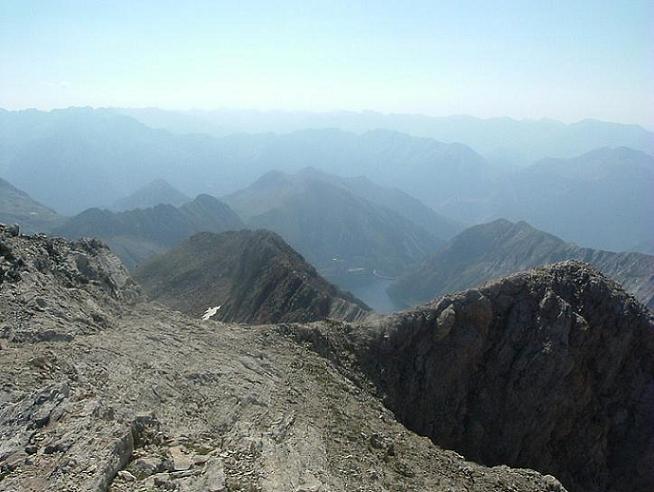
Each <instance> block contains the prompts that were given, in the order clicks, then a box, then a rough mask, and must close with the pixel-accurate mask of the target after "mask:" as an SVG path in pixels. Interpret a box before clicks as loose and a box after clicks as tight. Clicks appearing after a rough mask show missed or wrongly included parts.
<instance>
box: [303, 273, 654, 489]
mask: <svg viewBox="0 0 654 492" xmlns="http://www.w3.org/2000/svg"><path fill="white" fill-rule="evenodd" d="M300 338H301V339H303V340H309V341H310V343H311V344H312V346H313V347H314V349H315V350H317V351H318V352H319V353H322V354H325V355H327V356H329V357H331V358H332V360H334V361H336V362H337V364H338V365H339V366H341V367H342V368H344V370H345V372H346V373H347V374H357V373H358V371H359V370H361V369H363V372H365V373H366V374H367V375H368V377H370V379H371V380H372V381H374V383H375V385H376V387H377V388H378V390H379V392H380V394H381V395H383V396H384V397H385V398H384V402H385V403H386V405H387V406H388V408H390V409H391V410H392V411H393V412H394V414H395V415H396V416H397V418H398V419H399V420H400V421H401V422H403V423H404V424H405V425H406V426H407V427H408V428H410V429H412V430H414V431H416V432H418V433H419V434H422V435H426V436H429V437H430V438H432V440H433V441H434V442H437V443H439V444H440V445H442V446H445V447H448V448H451V449H455V450H457V451H458V452H460V453H463V454H464V455H465V456H466V457H468V458H470V459H473V460H475V461H478V462H480V463H484V464H486V465H496V464H499V463H505V464H508V465H510V466H525V467H531V468H535V469H537V470H539V471H541V472H543V473H551V474H553V475H555V476H556V477H557V478H559V479H560V480H561V482H562V483H563V484H564V485H565V486H566V487H567V488H568V490H571V491H579V492H591V491H592V492H598V491H625V492H626V491H635V490H638V491H646V490H654V466H653V465H654V425H653V424H654V320H653V319H652V315H651V314H650V313H649V312H648V311H647V310H646V309H645V308H644V307H643V306H642V305H641V304H640V303H639V302H637V301H636V300H635V299H634V298H633V297H632V296H630V295H628V294H626V293H625V292H624V291H623V290H622V289H621V288H620V287H619V286H618V285H617V284H616V283H614V282H612V281H610V280H609V279H607V278H606V277H604V276H602V275H601V274H600V273H598V272H597V271H596V270H594V269H592V268H591V267H590V266H588V265H586V264H583V263H577V262H564V263H558V264H555V265H553V266H549V267H545V268H541V269H537V270H533V271H530V272H526V273H519V274H515V275H513V276H510V277H507V278H504V279H501V280H499V281H497V282H495V283H492V284H490V285H488V286H486V287H484V288H481V289H478V290H469V291H466V292H463V293H460V294H454V295H450V296H446V297H443V298H441V299H438V300H436V301H434V303H433V304H430V305H426V306H423V307H421V308H418V309H416V310H413V311H407V312H404V313H399V314H395V315H391V316H387V317H382V318H379V319H378V320H376V321H375V320H369V321H367V322H366V323H364V324H363V325H359V326H358V327H357V328H356V329H352V328H351V327H347V326H346V327H331V328H328V329H325V327H319V328H317V327H312V328H308V329H305V332H304V333H303V334H302V335H301V336H300Z"/></svg>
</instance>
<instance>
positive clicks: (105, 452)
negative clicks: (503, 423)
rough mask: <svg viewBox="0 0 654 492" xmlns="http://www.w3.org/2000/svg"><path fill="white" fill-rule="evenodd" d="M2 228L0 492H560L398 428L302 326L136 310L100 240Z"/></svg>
mask: <svg viewBox="0 0 654 492" xmlns="http://www.w3.org/2000/svg"><path fill="white" fill-rule="evenodd" d="M9 232H10V231H7V230H5V229H4V228H0V245H1V251H0V254H1V256H2V275H1V278H2V284H1V286H0V312H1V314H2V316H1V317H0V334H1V336H0V373H1V374H2V376H3V377H2V382H1V385H0V490H6V491H9V490H11V491H18V492H23V491H36V490H50V491H62V492H63V491H71V490H79V491H82V490H83V491H102V492H104V491H112V492H122V491H142V490H160V491H163V490H178V491H198V492H200V491H202V492H206V491H212V492H218V491H244V490H249V491H271V492H273V491H280V490H284V491H286V490H290V491H296V492H299V491H319V490H330V491H352V490H366V491H380V492H381V491H394V490H406V491H425V490H452V491H457V492H458V491H473V492H474V491H479V492H490V491H498V492H499V491H501V490H502V491H503V490H520V491H525V492H532V491H533V492H535V491H543V492H545V491H550V492H556V491H559V492H560V491H563V490H564V489H563V488H562V487H561V485H560V484H559V483H558V481H557V480H556V479H554V478H553V477H550V476H542V475H540V474H538V473H537V472H534V471H531V470H521V469H511V468H508V467H506V466H498V467H492V468H489V467H485V466H481V465H477V464H474V463H471V462H468V461H465V460H464V459H463V458H462V457H461V456H460V455H458V454H457V453H455V452H453V451H445V450H443V449H441V448H439V447H438V446H436V445H434V444H433V443H431V442H430V441H429V440H428V439H425V438H423V437H419V436H418V435H416V434H414V433H413V432H410V431H408V430H407V429H406V428H405V427H404V426H403V425H401V424H400V423H398V422H397V421H396V419H395V418H394V417H393V414H392V413H391V412H389V411H388V410H387V409H385V408H384V406H383V405H382V404H381V402H380V401H379V400H378V399H377V398H376V397H375V396H374V395H373V394H372V393H371V392H370V391H369V386H368V385H367V384H366V383H365V382H364V381H362V382H361V383H360V384H355V383H354V382H353V380H352V379H349V378H347V377H345V376H344V374H343V373H342V372H340V371H339V370H337V367H336V366H335V365H334V364H333V363H331V362H330V361H329V360H327V359H326V358H324V357H322V356H320V355H319V354H317V353H316V352H315V351H313V350H310V347H309V346H308V345H306V344H304V343H298V340H297V338H298V332H296V330H299V329H301V327H302V326H303V325H279V326H274V325H273V326H259V327H251V326H239V325H229V324H223V323H219V322H216V321H212V320H210V321H206V322H202V321H199V320H194V319H191V318H189V317H187V316H184V315H182V314H180V313H175V312H172V311H169V310H167V309H165V308H163V307H161V306H158V305H154V304H148V303H144V302H142V300H141V298H140V296H139V292H138V289H137V288H136V287H135V286H134V284H133V283H132V282H131V281H130V279H129V277H128V276H127V274H126V272H125V270H124V269H123V268H122V267H121V266H120V264H119V263H118V261H117V259H116V257H114V256H113V255H112V254H111V253H110V252H109V251H108V250H107V249H106V248H105V247H104V246H103V245H101V244H100V243H97V242H89V241H84V242H77V243H68V242H66V241H63V240H61V239H49V238H45V237H31V238H30V237H18V236H14V235H13V234H10V233H9ZM391 320H392V318H391ZM393 323H394V322H393ZM312 326H314V327H321V328H322V329H325V330H326V329H327V328H328V327H329V326H340V327H342V328H346V327H348V326H350V325H347V324H344V325H338V324H334V323H324V322H322V323H317V324H314V325H312ZM28 334H30V335H29V336H28ZM60 334H63V335H65V336H61V335H60ZM393 340H395V337H393ZM643 349H644V348H642V349H641V350H643ZM398 353H399V354H402V352H401V351H398ZM392 360H395V359H389V361H388V362H389V363H390V362H391V361H392ZM381 362H384V361H380V363H381ZM607 377H608V375H607ZM359 379H360V378H359ZM627 416H628V414H627ZM626 422H627V423H628V424H630V423H629V421H628V420H627V421H626ZM626 425H627V424H626ZM627 427H629V428H632V426H631V425H627Z"/></svg>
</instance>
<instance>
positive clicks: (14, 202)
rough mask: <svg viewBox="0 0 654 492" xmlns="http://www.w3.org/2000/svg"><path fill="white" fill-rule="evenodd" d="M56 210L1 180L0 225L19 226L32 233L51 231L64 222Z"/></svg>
mask: <svg viewBox="0 0 654 492" xmlns="http://www.w3.org/2000/svg"><path fill="white" fill-rule="evenodd" d="M63 220H64V219H63V217H62V216H60V215H59V214H57V212H55V211H54V210H50V209H49V208H48V207H45V206H44V205H41V204H40V203H39V202H37V201H35V200H33V199H32V198H31V197H30V196H29V195H28V194H27V193H25V192H24V191H21V190H19V189H18V188H16V187H15V186H12V185H11V183H9V182H7V181H5V180H4V179H2V178H0V223H4V224H14V223H15V224H19V225H20V226H21V227H22V228H23V229H25V230H26V231H30V232H44V231H49V230H51V229H52V228H53V227H55V226H57V225H59V224H60V223H61V222H62V221H63Z"/></svg>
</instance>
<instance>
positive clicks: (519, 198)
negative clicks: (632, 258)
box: [493, 147, 654, 251]
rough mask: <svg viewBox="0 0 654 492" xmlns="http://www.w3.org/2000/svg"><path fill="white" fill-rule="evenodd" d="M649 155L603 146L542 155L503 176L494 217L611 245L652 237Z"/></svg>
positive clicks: (652, 162)
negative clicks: (576, 152)
mask: <svg viewBox="0 0 654 492" xmlns="http://www.w3.org/2000/svg"><path fill="white" fill-rule="evenodd" d="M652 190H654V157H653V156H651V155H649V154H646V153H644V152H640V151H636V150H633V149H628V148H625V147H620V148H615V149H611V148H603V149H597V150H594V151H593V152H589V153H587V154H584V155H581V156H579V157H576V158H573V159H547V160H544V161H541V162H539V163H537V164H535V165H533V166H531V167H529V168H527V169H524V170H522V171H520V172H518V173H515V174H513V175H511V176H508V177H506V178H505V179H504V180H503V182H502V185H501V186H500V187H499V188H498V191H497V192H496V195H495V197H494V204H495V205H494V207H495V212H494V214H493V218H494V217H505V218H508V219H512V220H526V221H527V222H529V223H531V224H533V225H534V226H536V227H540V228H542V229H545V230H547V231H551V232H552V233H554V234H557V235H560V236H562V237H564V238H566V239H568V240H571V241H574V242H577V243H579V244H582V245H593V246H595V247H597V248H602V249H608V250H612V251H621V250H631V249H633V248H634V247H637V245H638V244H641V243H647V242H652V241H654V218H653V217H654V193H653V192H652Z"/></svg>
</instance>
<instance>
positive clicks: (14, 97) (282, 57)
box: [0, 0, 654, 128]
mask: <svg viewBox="0 0 654 492" xmlns="http://www.w3.org/2000/svg"><path fill="white" fill-rule="evenodd" d="M652 33H654V0H603V1H602V0H596V1H590V0H586V1H575V0H560V1H546V0H529V1H517V0H514V1H491V0H484V1H464V0H459V1H438V0H430V1H410V0H404V1H393V2H391V1H386V0H374V1H355V0H348V1H320V2H318V1H311V0H303V1H297V2H295V1H293V2H291V1H288V2H284V1H283V0H276V1H273V0H268V1H247V0H231V1H224V2H223V1H191V0H186V1H183V0H176V1H167V0H156V1H155V0H152V1H139V0H130V1H119V0H113V1H92V0H79V1H72V0H71V1H57V0H42V1H29V0H0V106H1V107H5V108H11V109H15V108H24V107H38V108H52V107H64V106H70V105H91V106H158V107H163V108H171V109H184V108H193V107H195V108H202V109H215V108H223V107H229V108H251V109H306V110H320V111H322V110H337V109H351V110H362V109H373V110H378V111H384V112H419V113H426V114H434V115H447V114H472V115H476V116H482V117H489V116H501V115H508V116H512V117H516V118H525V117H526V118H541V117H551V118H557V119H562V120H564V121H574V120H578V119H582V118H599V119H606V120H614V121H621V122H634V123H641V124H644V125H646V126H648V127H650V128H654V34H652Z"/></svg>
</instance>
